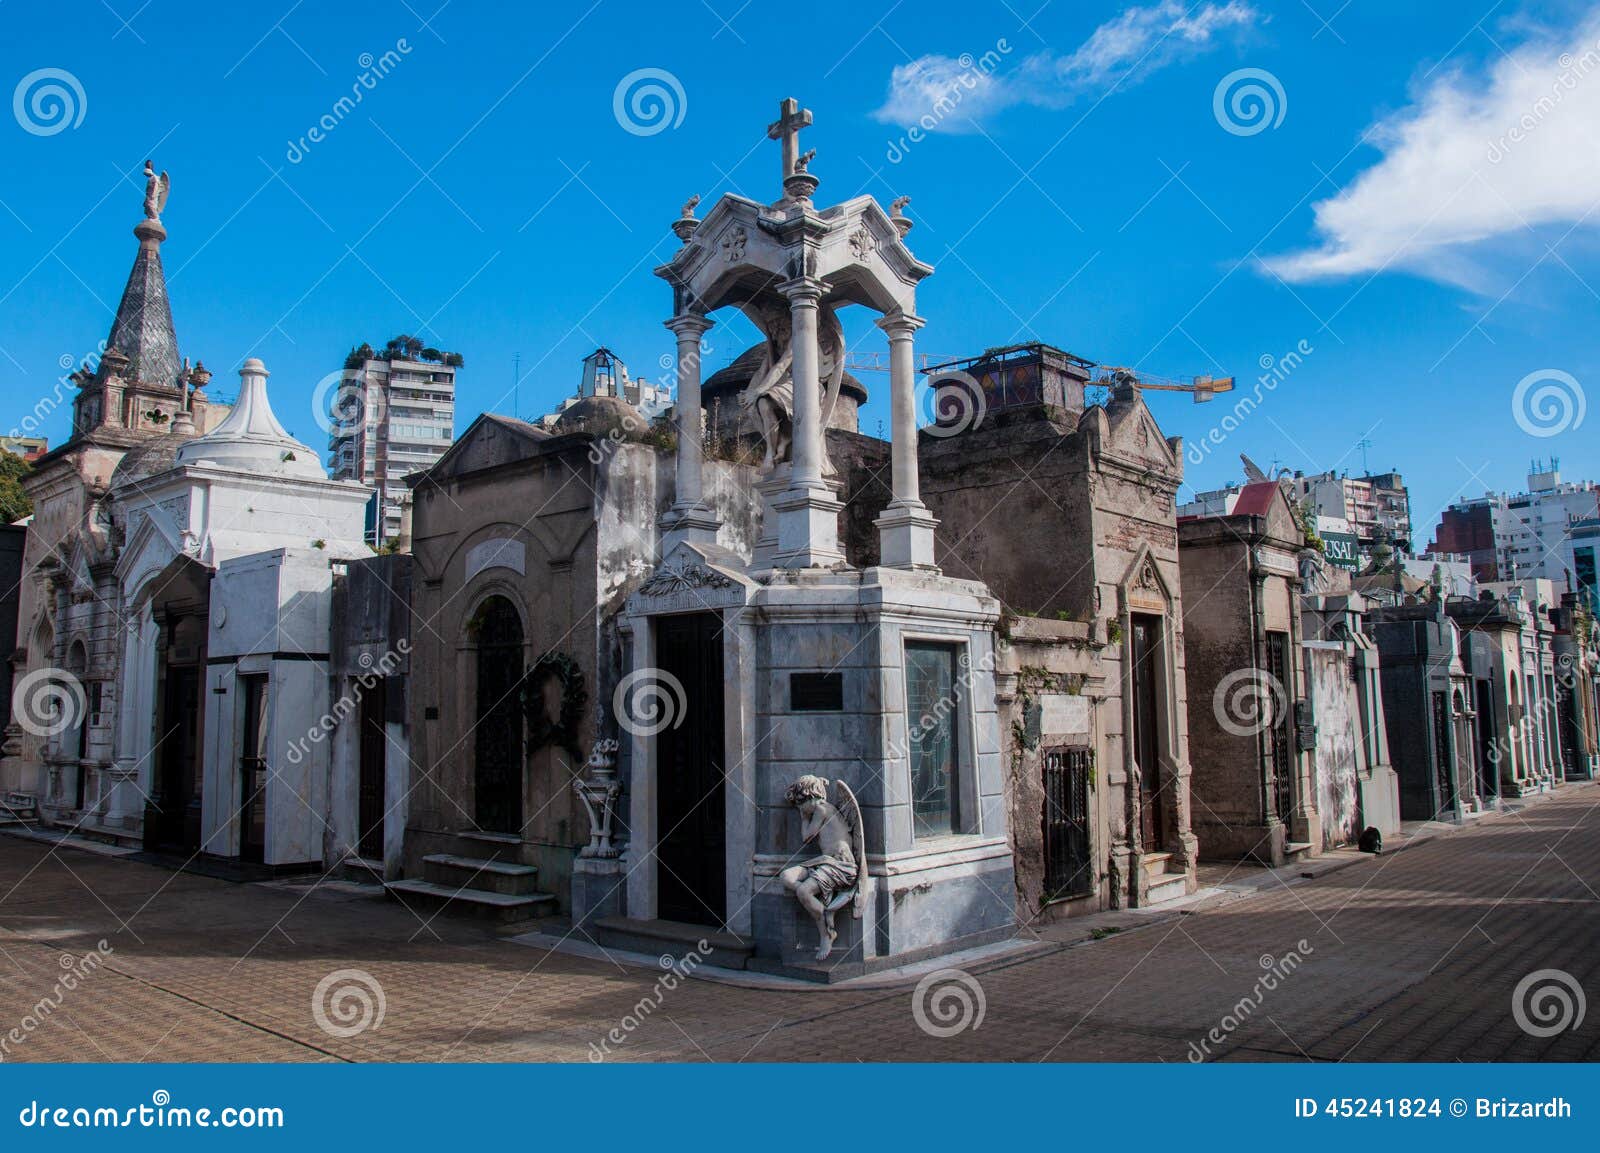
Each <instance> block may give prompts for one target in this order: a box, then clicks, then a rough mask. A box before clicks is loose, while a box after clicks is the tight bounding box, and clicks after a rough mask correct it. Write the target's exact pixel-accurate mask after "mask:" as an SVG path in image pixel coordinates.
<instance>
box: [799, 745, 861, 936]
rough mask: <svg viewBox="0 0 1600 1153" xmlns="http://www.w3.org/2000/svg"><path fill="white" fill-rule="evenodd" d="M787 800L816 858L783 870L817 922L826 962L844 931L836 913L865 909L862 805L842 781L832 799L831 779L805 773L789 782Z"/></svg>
mask: <svg viewBox="0 0 1600 1153" xmlns="http://www.w3.org/2000/svg"><path fill="white" fill-rule="evenodd" d="M785 799H786V800H787V801H788V802H789V803H790V804H791V805H793V806H795V808H797V809H799V810H800V817H801V826H800V836H801V840H802V841H804V842H807V843H809V842H811V841H815V842H816V843H817V856H815V857H812V858H811V859H810V860H808V861H804V862H802V863H801V864H798V865H791V866H790V867H789V868H787V869H785V870H784V871H783V872H782V873H781V874H779V878H778V879H779V880H781V881H782V882H783V884H784V887H785V888H787V889H788V890H789V891H790V892H791V893H793V894H794V895H795V899H796V900H798V901H799V902H800V907H801V908H802V909H804V910H805V911H806V912H807V913H809V914H810V915H811V918H812V920H814V921H816V923H817V936H818V938H819V942H818V945H817V954H816V957H817V960H819V961H822V960H826V959H827V956H828V954H829V953H831V952H832V951H833V942H834V941H835V940H837V939H838V936H839V932H838V930H837V929H835V928H834V927H833V916H834V914H835V913H837V912H838V911H839V910H840V909H842V908H844V907H845V906H846V905H849V906H851V911H852V913H853V914H854V916H855V917H856V919H857V920H860V919H861V916H862V914H863V913H864V912H865V910H866V904H867V895H866V889H865V887H864V886H863V885H862V883H861V882H862V880H863V878H862V868H863V867H864V865H865V863H866V859H867V845H866V837H865V835H864V833H863V832H862V825H861V806H860V805H858V804H857V803H856V795H855V794H854V793H853V792H851V791H850V786H849V785H847V784H845V783H844V782H843V781H834V782H833V801H832V802H831V803H830V802H829V800H828V779H827V778H826V777H815V776H811V775H809V774H808V775H806V776H803V777H801V778H799V779H798V780H796V781H795V782H794V783H793V784H792V785H790V786H789V791H788V792H787V793H786V794H785Z"/></svg>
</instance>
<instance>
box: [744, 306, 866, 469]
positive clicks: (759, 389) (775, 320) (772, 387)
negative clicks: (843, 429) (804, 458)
mask: <svg viewBox="0 0 1600 1153" xmlns="http://www.w3.org/2000/svg"><path fill="white" fill-rule="evenodd" d="M744 312H745V314H746V315H748V316H749V317H750V319H751V320H752V321H753V322H754V323H755V325H756V327H757V328H759V329H761V331H762V332H764V333H765V334H766V337H767V341H766V349H765V350H764V353H763V355H762V358H761V363H760V365H759V366H758V367H757V368H756V372H755V375H754V376H752V377H751V378H750V384H749V387H747V388H746V389H745V390H744V391H743V392H742V393H740V394H739V405H740V407H741V408H742V409H744V411H745V414H746V416H753V417H754V418H755V420H756V422H757V423H758V424H759V425H760V427H761V439H762V440H763V441H764V442H765V445H766V452H765V455H764V457H763V458H762V461H761V468H762V471H764V472H768V471H771V470H772V468H773V467H774V466H776V465H778V464H781V463H782V462H784V461H787V460H788V459H789V454H790V449H791V447H792V445H793V440H794V371H793V369H794V343H793V339H792V328H791V321H790V317H789V310H788V308H787V307H786V306H784V305H782V304H778V303H770V302H769V303H765V304H762V303H751V304H749V305H746V306H744ZM817 322H818V323H817V351H818V361H817V374H818V375H819V376H821V377H822V378H823V379H822V427H823V428H824V429H826V428H827V427H828V425H829V424H831V423H832V421H833V409H834V406H835V405H836V404H837V403H838V400H839V387H840V385H842V384H843V383H844V361H845V345H844V327H843V326H842V325H841V324H840V323H839V318H838V317H837V316H836V315H835V314H834V311H833V308H832V307H831V306H828V305H824V306H823V307H822V308H820V309H818V316H817ZM823 468H824V470H826V471H831V464H830V462H829V461H828V460H827V458H826V454H824V458H823Z"/></svg>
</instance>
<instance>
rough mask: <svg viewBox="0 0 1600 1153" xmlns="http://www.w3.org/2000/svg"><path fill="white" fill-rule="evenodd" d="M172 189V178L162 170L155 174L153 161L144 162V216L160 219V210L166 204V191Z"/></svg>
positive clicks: (149, 218) (148, 218)
mask: <svg viewBox="0 0 1600 1153" xmlns="http://www.w3.org/2000/svg"><path fill="white" fill-rule="evenodd" d="M171 191H172V180H171V179H170V178H169V177H168V176H167V174H166V173H165V172H163V173H162V174H161V175H160V176H157V175H156V166H155V164H154V163H153V162H151V161H149V160H146V161H145V162H144V218H145V219H146V220H155V221H160V219H161V210H162V209H163V208H165V207H166V206H167V193H169V192H171Z"/></svg>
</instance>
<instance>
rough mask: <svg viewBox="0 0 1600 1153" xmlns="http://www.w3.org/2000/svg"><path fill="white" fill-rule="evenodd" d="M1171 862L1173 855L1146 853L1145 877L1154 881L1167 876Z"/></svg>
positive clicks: (1144, 858) (1144, 859)
mask: <svg viewBox="0 0 1600 1153" xmlns="http://www.w3.org/2000/svg"><path fill="white" fill-rule="evenodd" d="M1171 860H1172V854H1171V853H1146V854H1145V855H1144V857H1143V861H1144V875H1145V876H1147V877H1149V878H1151V879H1152V880H1153V879H1155V878H1156V877H1164V876H1166V873H1167V863H1168V862H1169V861H1171Z"/></svg>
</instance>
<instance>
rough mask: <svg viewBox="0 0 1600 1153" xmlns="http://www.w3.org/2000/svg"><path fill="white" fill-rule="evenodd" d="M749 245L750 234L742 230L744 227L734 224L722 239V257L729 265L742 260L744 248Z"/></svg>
mask: <svg viewBox="0 0 1600 1153" xmlns="http://www.w3.org/2000/svg"><path fill="white" fill-rule="evenodd" d="M749 243H750V234H749V233H748V232H746V231H745V230H744V225H742V224H735V225H734V226H733V228H732V229H731V230H729V232H728V233H727V235H725V236H724V237H723V238H722V255H723V257H724V259H726V260H727V262H728V263H729V264H734V263H736V262H738V261H740V260H743V259H744V250H745V246H746V245H747V244H749Z"/></svg>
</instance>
